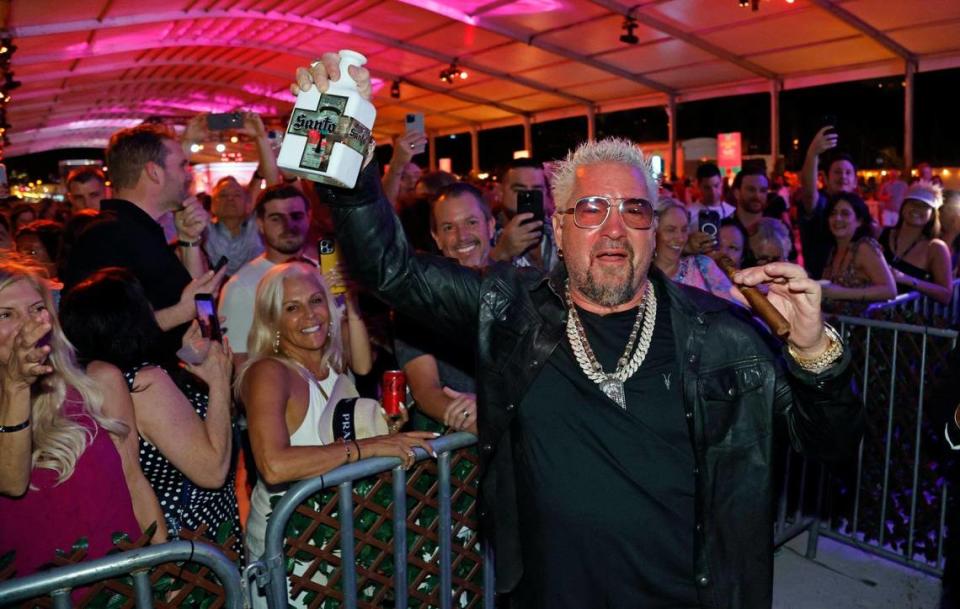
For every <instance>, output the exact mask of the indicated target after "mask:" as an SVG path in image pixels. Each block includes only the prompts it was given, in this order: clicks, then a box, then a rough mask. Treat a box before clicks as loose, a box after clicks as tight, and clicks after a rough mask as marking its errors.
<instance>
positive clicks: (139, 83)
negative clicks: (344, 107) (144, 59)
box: [16, 78, 292, 106]
mask: <svg viewBox="0 0 960 609" xmlns="http://www.w3.org/2000/svg"><path fill="white" fill-rule="evenodd" d="M177 84H183V85H196V86H198V87H203V88H205V90H211V89H227V90H229V91H234V92H236V94H237V95H238V96H244V97H248V98H251V99H256V100H269V101H270V102H273V103H283V104H289V103H291V102H292V100H286V99H277V98H276V97H274V96H273V95H270V94H269V93H256V92H254V91H248V90H247V89H245V88H243V87H242V86H240V85H236V84H233V83H228V82H223V81H219V80H207V79H202V78H137V79H125V78H114V79H110V80H101V81H97V80H93V81H91V82H87V83H83V84H78V85H65V86H60V87H36V88H32V89H30V90H28V91H23V92H18V93H17V95H16V100H17V101H20V100H25V99H36V98H41V99H46V100H47V101H46V102H45V103H47V104H49V105H52V106H55V105H56V104H57V101H56V100H54V99H52V98H53V96H55V95H59V94H61V93H76V92H79V91H86V90H91V91H104V90H105V89H107V88H109V87H115V86H128V87H143V86H150V85H177ZM280 93H281V92H277V93H274V95H279V94H280ZM104 94H105V95H107V94H108V93H107V92H106V91H104ZM119 95H120V96H121V97H122V96H123V95H124V93H123V92H120V93H119ZM211 101H214V100H211Z"/></svg>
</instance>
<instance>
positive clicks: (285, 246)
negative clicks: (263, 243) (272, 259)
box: [270, 235, 304, 256]
mask: <svg viewBox="0 0 960 609" xmlns="http://www.w3.org/2000/svg"><path fill="white" fill-rule="evenodd" d="M298 236H299V235H298ZM285 237H290V235H280V238H279V239H277V241H276V242H274V243H271V244H270V247H272V248H273V249H275V250H277V251H278V252H280V253H281V254H286V255H288V256H292V255H293V254H299V253H300V250H302V249H303V242H304V239H302V238H301V239H297V240H294V241H290V240H288V239H285Z"/></svg>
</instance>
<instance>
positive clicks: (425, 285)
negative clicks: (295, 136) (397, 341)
mask: <svg viewBox="0 0 960 609" xmlns="http://www.w3.org/2000/svg"><path fill="white" fill-rule="evenodd" d="M338 62H339V55H337V54H335V53H326V54H324V55H323V58H322V60H321V61H320V62H317V63H316V64H315V65H314V66H313V67H312V68H310V69H307V68H298V69H297V83H296V84H294V85H293V87H292V89H291V90H292V91H293V92H294V93H298V92H299V91H300V90H301V89H307V88H308V87H312V86H317V87H319V88H320V90H322V91H325V90H326V88H327V86H328V75H329V78H330V79H331V80H334V81H335V80H337V79H339V77H340V69H339V66H338ZM350 75H351V76H352V77H353V79H354V80H355V81H356V82H357V86H358V88H359V90H360V92H361V94H362V95H365V96H366V97H367V98H368V99H369V97H370V94H371V88H370V73H369V72H368V71H367V70H366V69H364V68H355V67H353V66H351V72H350ZM371 158H372V154H368V155H367V159H368V161H369V159H371ZM319 190H320V191H321V192H320V194H321V197H320V198H321V199H322V200H324V201H326V202H328V203H329V204H330V206H331V207H332V209H333V217H334V222H335V224H336V229H337V241H338V243H339V244H340V247H341V248H342V251H343V253H344V257H343V258H344V260H345V261H346V262H347V267H348V269H349V271H350V276H351V277H353V278H354V279H356V280H357V281H359V282H360V283H362V284H364V285H365V286H367V287H368V288H369V289H371V290H372V291H374V292H375V293H376V294H377V295H378V296H380V297H381V298H382V299H383V300H385V301H386V302H388V303H390V304H391V305H392V306H393V307H395V308H396V309H398V310H399V311H401V312H402V313H404V314H407V315H410V316H411V317H414V318H416V319H420V320H423V321H424V322H426V323H429V324H431V325H432V327H435V328H437V329H438V330H439V331H441V332H450V333H451V334H456V335H459V336H464V335H465V334H466V336H470V335H472V334H475V333H476V326H477V311H478V307H479V296H480V283H481V277H480V275H479V274H478V273H477V272H476V271H472V270H470V269H467V268H464V267H462V266H460V265H459V264H457V263H456V262H454V261H452V260H446V259H443V258H439V257H434V256H418V255H415V254H414V252H413V249H412V248H411V247H410V245H409V243H408V241H407V238H406V236H405V235H404V234H403V229H402V228H401V227H400V223H399V222H398V221H397V218H396V215H395V214H394V211H393V207H392V206H391V205H390V202H389V201H388V200H387V198H386V197H385V196H384V194H383V190H382V188H381V186H380V180H379V171H378V168H377V165H376V163H374V162H369V163H368V165H367V166H366V167H365V168H364V169H363V170H362V171H361V172H360V177H359V178H358V180H357V186H356V188H354V189H353V190H346V189H339V188H332V187H320V188H319Z"/></svg>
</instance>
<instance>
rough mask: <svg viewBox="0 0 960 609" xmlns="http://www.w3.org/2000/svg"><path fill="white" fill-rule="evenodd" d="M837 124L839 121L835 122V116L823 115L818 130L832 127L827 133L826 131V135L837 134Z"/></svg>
mask: <svg viewBox="0 0 960 609" xmlns="http://www.w3.org/2000/svg"><path fill="white" fill-rule="evenodd" d="M838 123H839V121H838V120H837V117H836V115H834V114H825V115H824V116H823V121H822V122H821V124H820V128H821V129H823V128H824V127H832V129H830V130H829V131H827V133H836V132H837V129H839V128H840V126H839V124H838Z"/></svg>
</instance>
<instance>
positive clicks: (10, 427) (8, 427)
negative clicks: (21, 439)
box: [0, 418, 30, 433]
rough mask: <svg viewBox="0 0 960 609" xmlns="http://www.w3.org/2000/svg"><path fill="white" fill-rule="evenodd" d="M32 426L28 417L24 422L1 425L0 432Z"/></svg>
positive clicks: (10, 431)
mask: <svg viewBox="0 0 960 609" xmlns="http://www.w3.org/2000/svg"><path fill="white" fill-rule="evenodd" d="M27 427H30V419H29V418H28V419H27V420H26V421H24V422H23V423H17V424H16V425H0V433H13V432H15V431H21V430H23V429H26V428H27Z"/></svg>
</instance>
